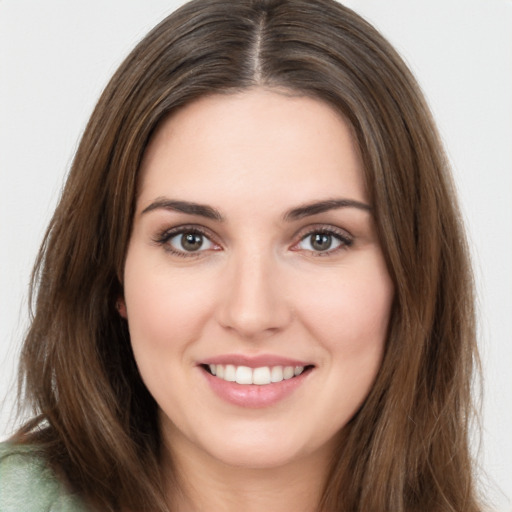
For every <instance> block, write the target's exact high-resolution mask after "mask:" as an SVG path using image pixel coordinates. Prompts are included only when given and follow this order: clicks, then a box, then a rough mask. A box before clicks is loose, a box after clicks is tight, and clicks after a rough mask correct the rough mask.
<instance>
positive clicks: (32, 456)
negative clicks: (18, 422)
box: [0, 443, 87, 512]
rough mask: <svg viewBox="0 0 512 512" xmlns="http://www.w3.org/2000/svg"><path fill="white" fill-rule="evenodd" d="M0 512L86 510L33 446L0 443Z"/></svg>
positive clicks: (70, 511) (79, 511)
mask: <svg viewBox="0 0 512 512" xmlns="http://www.w3.org/2000/svg"><path fill="white" fill-rule="evenodd" d="M0 512H87V508H86V507H85V506H84V504H83V503H81V501H80V500H79V498H78V497H77V496H76V495H73V494H72V493H70V492H69V491H68V490H67V489H66V488H65V487H64V485H63V484H62V483H61V482H60V481H59V480H58V479H57V477H56V476H55V474H54V472H53V471H52V470H51V469H50V468H49V467H48V466H47V465H46V464H45V461H44V459H43V458H42V457H40V456H39V455H37V454H36V451H35V449H34V448H33V447H30V446H20V445H13V444H11V443H0Z"/></svg>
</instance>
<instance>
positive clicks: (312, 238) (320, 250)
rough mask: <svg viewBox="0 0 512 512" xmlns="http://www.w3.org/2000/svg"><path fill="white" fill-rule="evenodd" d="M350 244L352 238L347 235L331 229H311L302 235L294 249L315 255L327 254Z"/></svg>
mask: <svg viewBox="0 0 512 512" xmlns="http://www.w3.org/2000/svg"><path fill="white" fill-rule="evenodd" d="M351 245H352V239H351V238H349V237H348V236H346V235H344V234H341V233H338V232H335V231H331V230H321V231H311V232H310V233H308V234H307V235H305V236H303V237H302V239H301V240H300V242H299V243H298V244H297V245H296V246H295V250H297V249H298V250H303V251H307V252H310V253H313V254H317V255H320V254H325V255H328V254H331V253H335V252H337V250H338V249H344V248H347V247H350V246H351Z"/></svg>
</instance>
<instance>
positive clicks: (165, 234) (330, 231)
mask: <svg viewBox="0 0 512 512" xmlns="http://www.w3.org/2000/svg"><path fill="white" fill-rule="evenodd" d="M184 234H191V235H201V236H203V237H204V238H206V239H207V240H208V241H210V243H212V244H214V245H217V246H218V245H219V244H217V242H215V240H214V237H213V236H212V235H211V233H210V232H209V231H208V230H205V229H203V228H202V227H200V226H195V225H189V226H187V225H185V226H179V227H176V228H172V229H166V230H164V231H162V232H160V233H159V234H158V235H157V236H156V237H155V238H154V239H153V241H154V242H155V243H156V244H158V245H161V246H164V249H165V250H166V251H167V252H169V253H171V254H173V255H175V256H179V257H182V258H194V257H196V258H197V257H201V256H202V254H203V253H204V252H205V250H198V251H188V252H187V251H180V250H176V249H174V248H173V247H172V245H170V244H169V241H170V240H171V239H172V238H174V237H176V236H179V235H184ZM312 235H326V236H330V237H333V238H334V239H336V240H337V241H338V242H340V245H339V246H338V247H335V248H334V249H328V250H326V251H312V250H308V252H309V254H311V255H313V256H314V257H325V256H330V255H332V254H335V253H337V252H339V251H343V250H347V249H348V248H349V247H351V246H352V245H353V243H354V240H353V238H352V237H351V236H350V235H349V234H348V233H347V232H346V231H343V230H340V229H338V228H334V227H329V228H327V227H325V226H322V227H314V226H313V227H310V228H309V229H308V230H307V231H306V232H305V233H302V234H301V235H300V239H299V241H298V242H296V243H295V244H293V246H292V248H291V250H293V251H299V250H300V249H294V247H297V246H298V245H299V244H300V243H302V242H303V241H305V240H306V239H307V238H308V237H310V236H312Z"/></svg>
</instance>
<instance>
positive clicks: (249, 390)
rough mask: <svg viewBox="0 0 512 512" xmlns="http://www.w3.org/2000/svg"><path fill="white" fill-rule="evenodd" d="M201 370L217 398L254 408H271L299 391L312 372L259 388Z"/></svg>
mask: <svg viewBox="0 0 512 512" xmlns="http://www.w3.org/2000/svg"><path fill="white" fill-rule="evenodd" d="M200 370H201V371H202V372H203V374H204V375H205V377H206V380H207V382H208V384H209V385H210V387H211V389H212V390H213V391H214V393H215V394H216V395H217V396H219V397H220V398H222V399H223V400H225V401H226V402H229V403H231V404H233V405H237V406H239V407H252V408H261V407H269V406H271V405H274V404H276V403H278V402H280V401H281V400H284V399H285V398H286V397H288V396H290V395H291V394H292V393H293V392H294V391H295V390H297V388H299V387H300V386H301V385H302V384H303V383H304V381H305V379H306V378H307V377H308V375H309V374H310V373H311V370H306V371H304V372H303V373H301V374H300V375H298V376H297V377H292V378H291V379H286V380H282V381H281V382H273V383H271V384H265V385H262V386H259V385H257V384H237V383H236V382H228V381H226V380H224V379H219V378H218V377H214V376H213V375H212V374H211V373H208V372H207V371H206V370H205V369H204V368H201V367H200Z"/></svg>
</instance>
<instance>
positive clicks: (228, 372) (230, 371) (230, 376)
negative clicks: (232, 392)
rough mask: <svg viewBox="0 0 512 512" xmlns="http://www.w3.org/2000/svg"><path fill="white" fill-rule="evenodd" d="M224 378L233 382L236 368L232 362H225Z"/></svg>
mask: <svg viewBox="0 0 512 512" xmlns="http://www.w3.org/2000/svg"><path fill="white" fill-rule="evenodd" d="M224 380H227V381H228V382H235V380H236V368H235V367H234V366H233V365H232V364H227V365H226V367H225V368H224Z"/></svg>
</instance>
